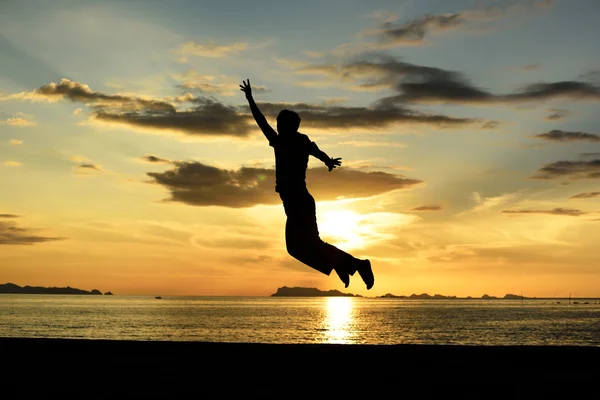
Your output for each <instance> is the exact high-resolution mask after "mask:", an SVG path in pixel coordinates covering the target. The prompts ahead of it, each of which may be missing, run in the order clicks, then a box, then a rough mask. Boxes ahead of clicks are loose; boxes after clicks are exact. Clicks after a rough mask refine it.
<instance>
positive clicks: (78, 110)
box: [73, 108, 83, 115]
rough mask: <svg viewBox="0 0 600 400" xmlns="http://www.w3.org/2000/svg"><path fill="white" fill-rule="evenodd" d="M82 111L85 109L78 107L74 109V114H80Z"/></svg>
mask: <svg viewBox="0 0 600 400" xmlns="http://www.w3.org/2000/svg"><path fill="white" fill-rule="evenodd" d="M82 111H83V109H81V108H76V109H74V110H73V115H79V114H81V112H82Z"/></svg>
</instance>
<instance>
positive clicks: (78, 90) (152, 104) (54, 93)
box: [35, 78, 175, 112]
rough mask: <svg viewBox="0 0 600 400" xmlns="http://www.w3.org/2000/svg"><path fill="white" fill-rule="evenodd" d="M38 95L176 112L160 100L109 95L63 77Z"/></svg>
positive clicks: (121, 108)
mask: <svg viewBox="0 0 600 400" xmlns="http://www.w3.org/2000/svg"><path fill="white" fill-rule="evenodd" d="M35 93H36V95H38V96H44V97H62V98H67V99H69V100H71V101H74V102H81V103H92V104H94V105H95V106H96V107H99V108H102V107H109V106H110V107H118V108H119V109H120V110H140V109H141V110H148V111H157V112H175V107H173V105H172V104H169V103H167V102H164V101H160V100H148V99H142V98H137V97H131V96H120V95H108V94H104V93H100V92H94V91H92V89H90V87H89V86H88V85H86V84H83V83H79V82H74V81H71V80H69V79H64V78H63V79H61V80H60V82H59V83H54V82H52V83H49V84H47V85H44V86H42V87H40V88H39V89H37V90H36V91H35Z"/></svg>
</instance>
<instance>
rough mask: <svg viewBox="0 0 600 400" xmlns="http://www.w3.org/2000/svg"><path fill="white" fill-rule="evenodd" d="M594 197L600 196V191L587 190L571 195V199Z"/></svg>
mask: <svg viewBox="0 0 600 400" xmlns="http://www.w3.org/2000/svg"><path fill="white" fill-rule="evenodd" d="M593 197H600V192H585V193H579V194H576V195H574V196H571V197H569V198H570V199H591V198H593Z"/></svg>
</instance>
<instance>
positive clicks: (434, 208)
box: [412, 205, 442, 211]
mask: <svg viewBox="0 0 600 400" xmlns="http://www.w3.org/2000/svg"><path fill="white" fill-rule="evenodd" d="M441 209H442V207H441V206H436V205H430V206H420V207H415V208H413V209H412V211H439V210H441Z"/></svg>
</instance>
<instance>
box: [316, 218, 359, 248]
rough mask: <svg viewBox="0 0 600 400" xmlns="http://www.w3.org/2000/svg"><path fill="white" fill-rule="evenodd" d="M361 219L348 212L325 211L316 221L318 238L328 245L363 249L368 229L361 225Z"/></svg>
mask: <svg viewBox="0 0 600 400" xmlns="http://www.w3.org/2000/svg"><path fill="white" fill-rule="evenodd" d="M362 219H363V216H362V215H360V214H358V213H356V212H354V211H350V210H332V211H326V212H324V213H323V215H322V216H320V217H319V220H318V224H319V233H320V236H321V238H322V239H323V240H325V241H326V242H328V243H331V244H333V245H340V246H341V245H343V246H344V247H345V248H347V249H350V248H360V247H364V246H365V244H366V243H365V240H364V235H365V234H367V233H368V232H366V230H367V229H368V228H367V227H366V226H365V225H364V224H361V220H362Z"/></svg>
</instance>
